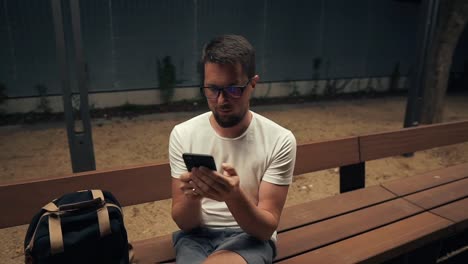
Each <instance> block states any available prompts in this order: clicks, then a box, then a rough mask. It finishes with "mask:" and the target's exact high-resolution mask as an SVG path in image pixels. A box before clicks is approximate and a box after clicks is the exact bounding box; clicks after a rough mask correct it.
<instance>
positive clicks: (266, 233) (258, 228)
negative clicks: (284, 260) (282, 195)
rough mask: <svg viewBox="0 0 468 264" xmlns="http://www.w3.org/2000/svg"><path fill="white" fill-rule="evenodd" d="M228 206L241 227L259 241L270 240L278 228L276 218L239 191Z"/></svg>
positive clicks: (227, 202) (228, 202)
mask: <svg viewBox="0 0 468 264" xmlns="http://www.w3.org/2000/svg"><path fill="white" fill-rule="evenodd" d="M226 204H227V206H228V208H229V210H230V211H231V213H232V215H233V216H234V218H235V219H236V221H237V223H238V224H239V226H240V227H241V228H242V230H244V231H245V232H246V233H248V234H249V235H251V236H254V237H256V238H257V239H259V240H263V241H265V240H268V239H270V238H271V236H272V234H273V232H274V231H275V230H276V228H277V226H278V221H277V220H276V218H275V217H274V216H273V214H271V213H270V212H268V211H267V210H264V209H261V208H259V207H258V206H257V205H255V204H254V203H253V202H252V201H250V200H249V199H248V198H247V196H246V195H245V194H244V192H242V190H239V191H238V193H236V194H235V195H233V196H232V197H231V198H230V199H229V200H226Z"/></svg>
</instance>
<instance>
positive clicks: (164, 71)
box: [158, 56, 176, 103]
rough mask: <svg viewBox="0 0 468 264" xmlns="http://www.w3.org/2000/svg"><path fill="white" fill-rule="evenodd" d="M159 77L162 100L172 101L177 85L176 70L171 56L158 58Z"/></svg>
mask: <svg viewBox="0 0 468 264" xmlns="http://www.w3.org/2000/svg"><path fill="white" fill-rule="evenodd" d="M158 79H159V90H160V93H161V99H162V102H163V103H170V102H171V100H172V97H173V96H174V89H175V85H176V70H175V66H174V64H172V62H171V57H170V56H166V57H164V58H163V60H162V61H160V60H158Z"/></svg>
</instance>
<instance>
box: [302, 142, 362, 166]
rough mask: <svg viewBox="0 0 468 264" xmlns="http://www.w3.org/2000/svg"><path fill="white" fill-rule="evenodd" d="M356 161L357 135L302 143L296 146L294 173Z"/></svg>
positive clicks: (357, 160)
mask: <svg viewBox="0 0 468 264" xmlns="http://www.w3.org/2000/svg"><path fill="white" fill-rule="evenodd" d="M311 160H313V162H311ZM358 162H359V144H358V137H350V138H343V139H336V140H329V141H322V142H313V143H309V144H303V145H299V146H297V154H296V165H295V167H294V175H299V174H303V173H308V172H313V171H319V170H323V169H329V168H334V167H340V166H343V165H349V164H354V163H358Z"/></svg>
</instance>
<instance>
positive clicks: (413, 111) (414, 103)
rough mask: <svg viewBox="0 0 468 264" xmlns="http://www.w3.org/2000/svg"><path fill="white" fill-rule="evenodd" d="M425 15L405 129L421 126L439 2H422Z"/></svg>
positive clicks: (436, 0) (407, 105)
mask: <svg viewBox="0 0 468 264" xmlns="http://www.w3.org/2000/svg"><path fill="white" fill-rule="evenodd" d="M421 8H422V10H423V11H424V15H423V16H422V17H421V19H420V25H419V29H418V31H419V33H418V36H419V38H418V46H417V51H419V52H418V55H417V57H416V64H415V68H416V69H415V71H414V72H413V74H412V76H411V86H410V87H409V91H408V101H407V104H406V113H405V121H404V127H412V126H417V125H419V119H420V117H421V103H422V96H423V91H424V89H425V87H424V79H425V75H426V69H425V67H426V62H427V56H428V52H429V49H430V47H431V43H432V40H433V38H434V33H435V28H436V24H437V15H438V10H439V0H424V1H423V2H422V7H421Z"/></svg>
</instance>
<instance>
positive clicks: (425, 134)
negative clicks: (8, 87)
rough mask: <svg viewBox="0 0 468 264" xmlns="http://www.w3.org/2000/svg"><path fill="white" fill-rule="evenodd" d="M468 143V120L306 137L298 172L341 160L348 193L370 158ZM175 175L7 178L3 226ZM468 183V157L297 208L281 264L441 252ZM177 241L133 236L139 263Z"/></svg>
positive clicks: (460, 213) (141, 197)
mask: <svg viewBox="0 0 468 264" xmlns="http://www.w3.org/2000/svg"><path fill="white" fill-rule="evenodd" d="M465 141H468V121H462V122H451V123H445V124H437V125H430V126H421V127H416V128H409V129H402V130H397V131H391V132H385V133H377V134H372V135H364V136H356V137H349V138H344V139H337V140H330V141H323V142H316V143H311V144H304V145H300V146H298V151H297V161H296V168H295V173H294V174H295V175H299V174H303V173H308V172H313V171H318V170H322V169H328V168H335V167H340V168H341V169H340V180H341V183H345V186H343V184H342V186H341V190H346V191H349V190H350V186H351V189H353V187H356V186H358V187H363V179H364V175H363V174H364V170H365V162H366V161H369V160H373V159H379V158H385V157H390V156H394V155H400V154H403V153H408V152H414V151H418V150H423V149H429V148H434V147H438V146H444V145H450V144H455V143H461V142H465ZM353 173H355V174H353ZM170 182H171V177H170V175H169V165H168V164H167V163H165V164H153V165H145V166H134V167H129V168H123V169H115V170H105V171H93V172H86V173H79V174H74V175H70V176H65V177H54V178H47V179H38V180H28V181H16V182H11V183H8V184H3V185H0V201H2V203H0V210H3V211H9V212H10V213H9V215H7V216H6V217H2V218H0V228H3V227H9V226H15V225H20V224H25V223H28V221H30V218H31V216H32V215H33V214H34V213H35V212H36V211H37V210H38V208H40V207H41V206H43V205H44V204H45V203H47V202H48V201H50V200H52V199H53V198H56V197H58V196H60V195H61V194H63V193H66V192H71V191H75V190H80V189H92V188H99V189H106V190H110V191H111V192H112V193H114V194H115V195H116V197H118V199H119V201H120V202H121V203H122V205H124V206H127V205H134V204H139V203H144V202H150V201H157V200H162V199H168V198H170ZM356 182H357V184H356ZM467 183H468V163H467V164H460V165H457V166H453V167H448V168H444V169H439V170H436V171H432V172H428V173H424V174H421V175H415V176H412V177H409V178H405V179H401V180H397V181H394V182H388V183H384V184H381V185H379V186H373V187H368V188H363V189H359V190H355V191H350V192H346V193H342V194H340V195H336V196H333V197H328V198H325V199H321V200H317V201H312V202H308V203H304V204H300V205H296V206H291V207H287V208H285V209H284V212H283V215H282V218H281V222H280V225H279V228H278V233H279V239H278V256H277V258H276V260H275V262H279V263H309V262H311V263H312V262H313V261H314V260H320V261H318V262H327V263H328V262H330V263H352V262H360V261H363V262H365V261H369V262H384V261H391V260H392V259H393V260H395V259H398V258H402V257H404V258H408V257H414V258H421V257H422V256H423V257H426V258H428V257H431V258H437V257H440V256H439V254H434V256H429V255H431V254H427V252H437V253H438V251H437V250H431V249H433V248H436V249H439V248H441V247H443V246H444V244H445V242H446V241H448V240H451V238H452V237H453V236H455V235H457V234H464V233H466V230H467V226H468V221H467V219H468V215H467V214H468V210H466V209H464V208H466V205H467V203H468V202H467V199H468V188H467V187H468V185H467ZM11 204H15V207H14V208H11V207H10V205H11ZM171 240H172V239H171V236H170V235H166V236H162V237H156V238H150V239H145V240H141V241H132V243H133V245H134V247H135V255H136V257H137V261H138V262H139V263H156V262H171V261H173V260H174V252H173V249H172V242H171ZM427 247H430V248H427ZM418 250H423V253H424V254H417V253H418Z"/></svg>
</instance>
